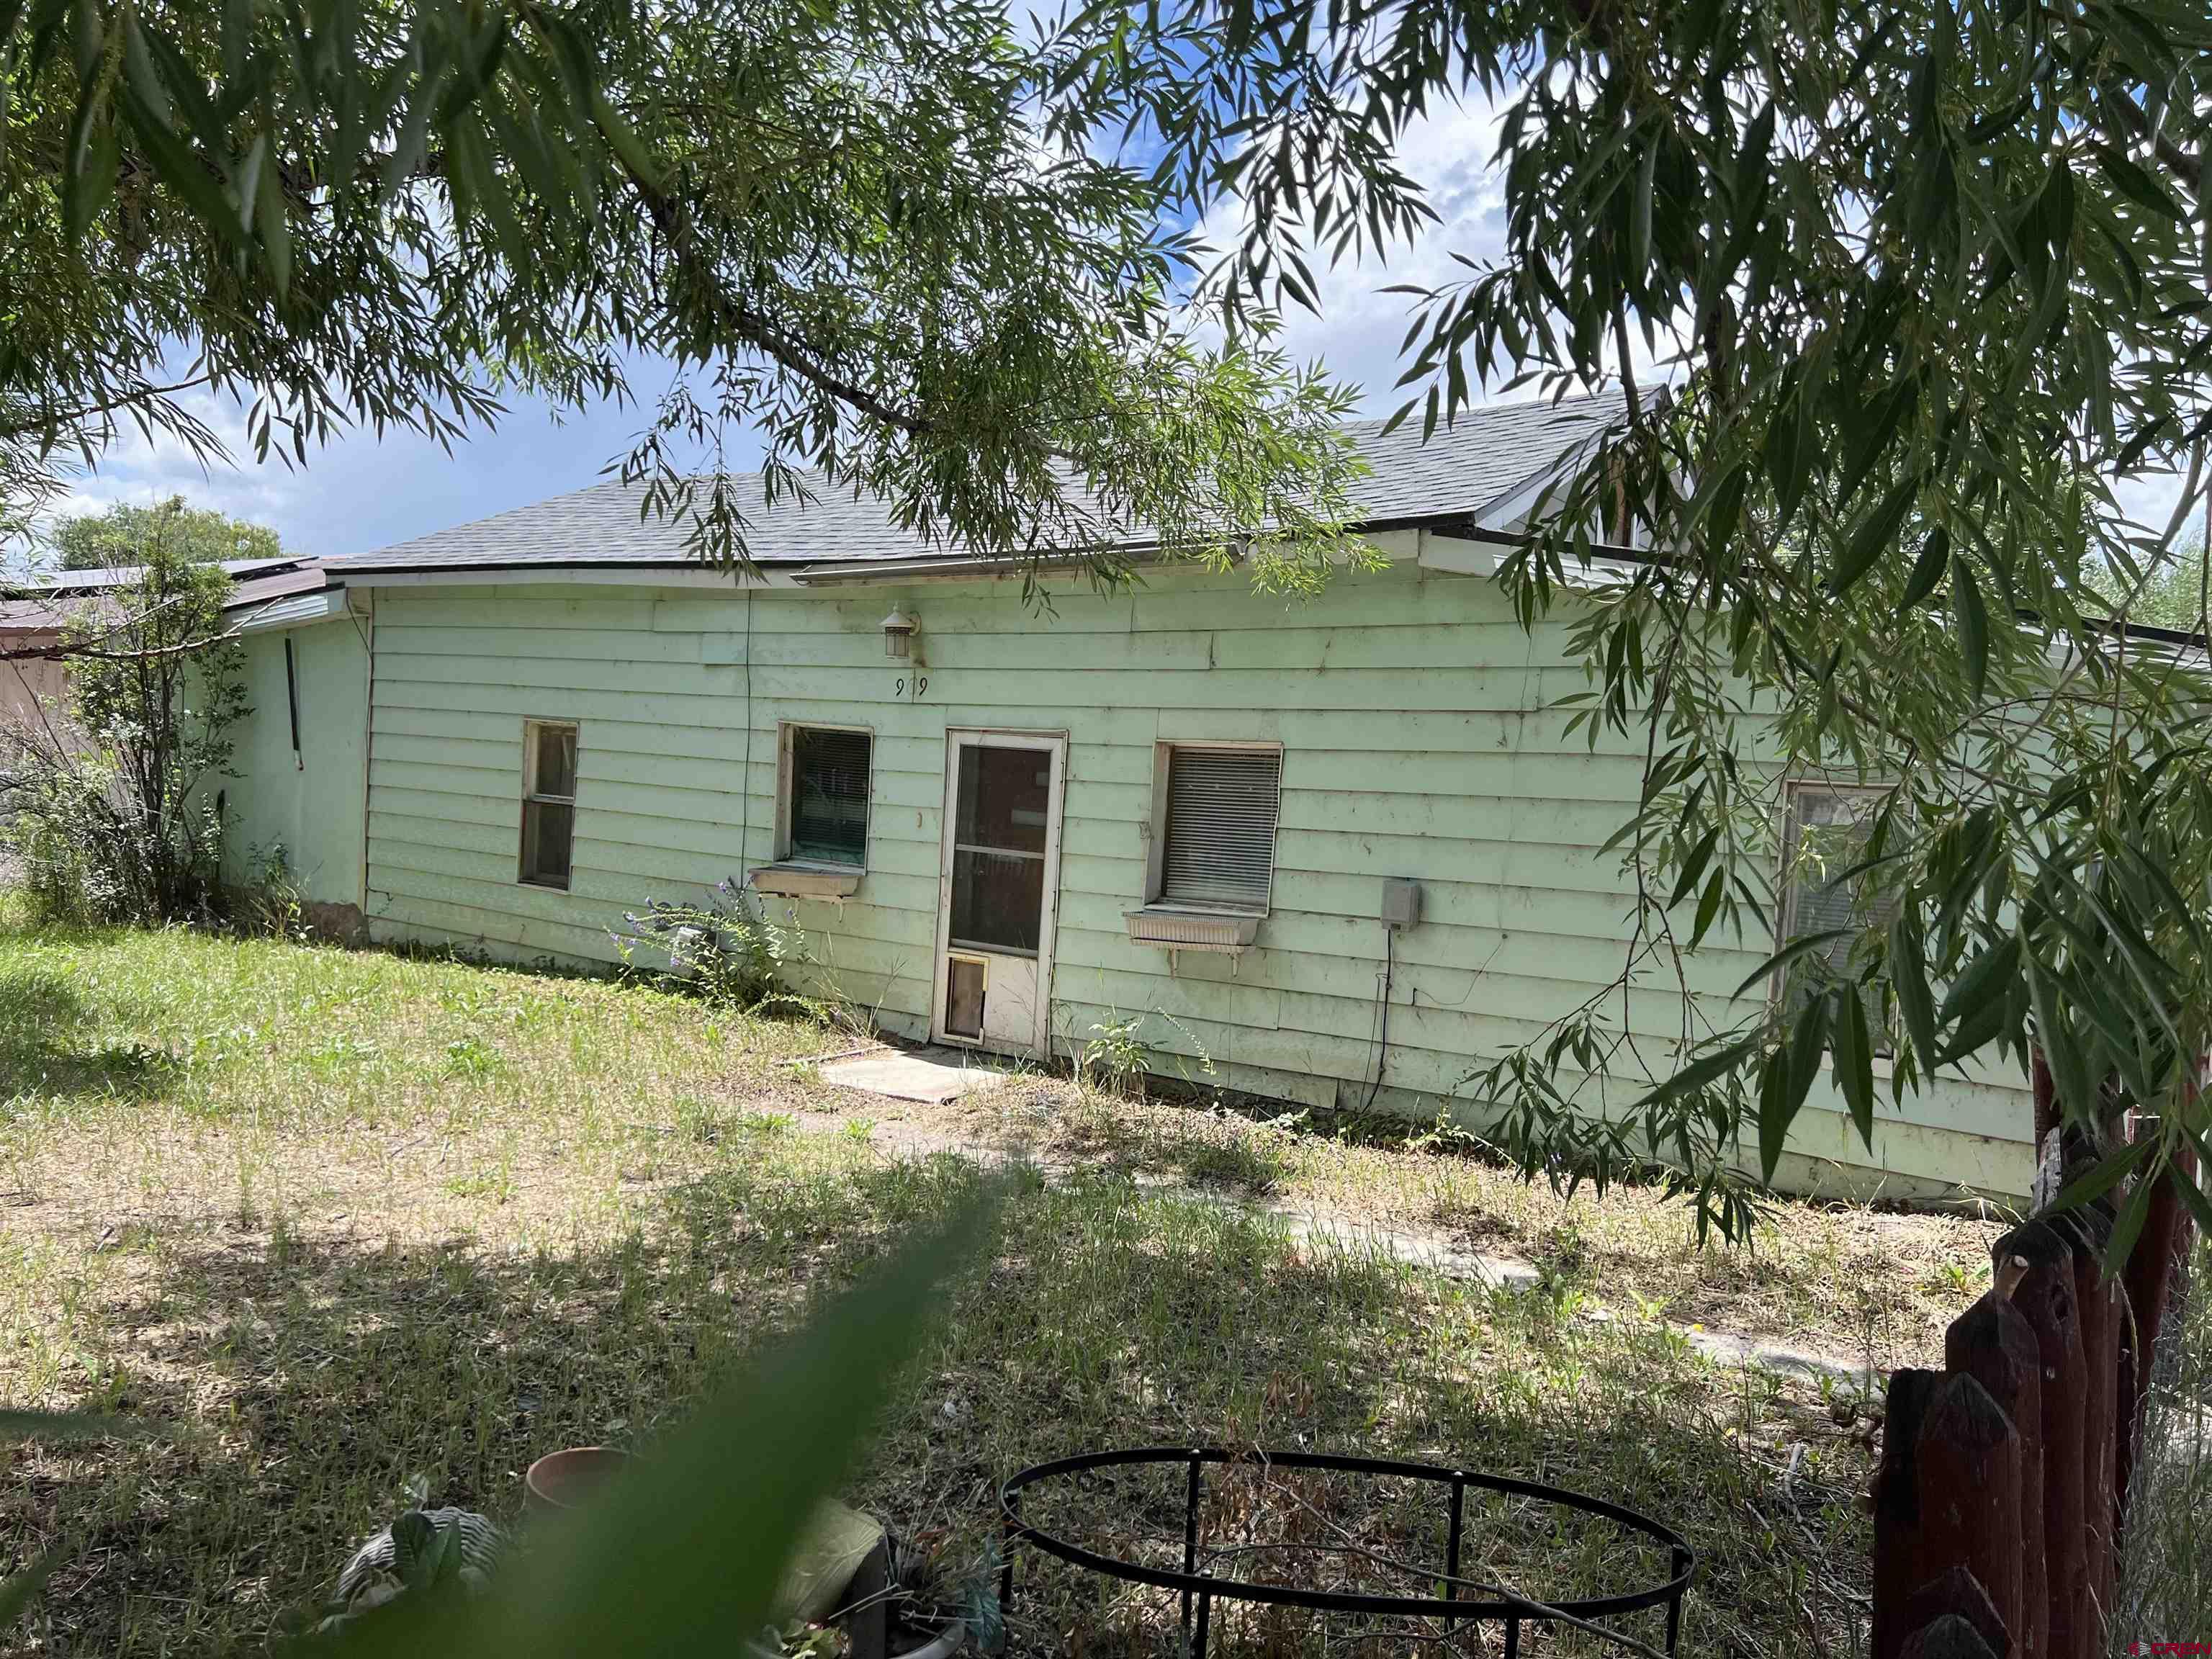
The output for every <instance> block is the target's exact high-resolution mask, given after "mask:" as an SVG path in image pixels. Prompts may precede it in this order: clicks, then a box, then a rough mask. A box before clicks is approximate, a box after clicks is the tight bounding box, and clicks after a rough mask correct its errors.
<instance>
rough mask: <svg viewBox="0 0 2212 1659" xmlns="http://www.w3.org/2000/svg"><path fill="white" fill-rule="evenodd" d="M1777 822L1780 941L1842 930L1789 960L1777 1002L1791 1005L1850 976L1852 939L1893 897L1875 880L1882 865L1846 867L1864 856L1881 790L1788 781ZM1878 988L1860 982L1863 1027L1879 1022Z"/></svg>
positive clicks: (1891, 909)
mask: <svg viewBox="0 0 2212 1659" xmlns="http://www.w3.org/2000/svg"><path fill="white" fill-rule="evenodd" d="M1787 799H1788V811H1787V814H1786V817H1785V819H1784V825H1783V836H1782V860H1783V862H1782V881H1781V883H1780V884H1779V885H1780V889H1781V897H1782V903H1781V906H1780V909H1781V914H1782V929H1783V942H1784V945H1790V944H1794V943H1796V941H1797V940H1799V939H1811V938H1814V936H1816V935H1818V934H1821V933H1834V932H1835V931H1836V930H1838V929H1839V928H1840V929H1843V930H1844V932H1843V933H1841V934H1839V935H1838V937H1837V938H1835V939H1831V940H1829V941H1828V942H1827V943H1826V945H1820V946H1819V947H1818V948H1816V949H1814V950H1812V951H1808V952H1807V953H1806V954H1804V955H1803V956H1801V957H1797V958H1796V959H1795V960H1794V961H1792V962H1791V963H1790V966H1789V968H1788V969H1786V970H1785V975H1784V983H1783V986H1782V987H1781V988H1782V998H1783V1004H1784V1007H1785V1008H1786V1009H1788V1010H1790V1011H1791V1012H1795V1011H1796V1009H1797V1008H1798V1007H1800V1006H1802V1005H1803V1003H1804V1002H1805V1000H1806V999H1808V997H1813V996H1817V995H1819V994H1821V993H1822V992H1823V991H1825V990H1826V989H1827V988H1829V987H1832V986H1834V985H1836V984H1838V983H1839V982H1841V981H1845V980H1850V979H1854V978H1856V977H1857V966H1856V964H1855V963H1854V962H1853V960H1852V950H1853V947H1854V946H1855V945H1857V942H1858V937H1859V935H1860V934H1862V933H1864V932H1865V931H1866V930H1867V929H1868V928H1869V927H1875V926H1877V925H1881V924H1884V923H1887V921H1888V920H1889V918H1890V917H1891V916H1892V915H1894V914H1895V913H1896V908H1897V907H1896V901H1895V899H1894V898H1893V897H1892V896H1890V895H1889V894H1887V893H1885V892H1884V891H1883V890H1881V872H1879V871H1872V872H1862V873H1860V874H1858V875H1856V876H1854V875H1852V874H1851V873H1850V872H1851V871H1852V870H1853V869H1854V868H1856V866H1858V865H1859V864H1860V863H1862V862H1863V861H1864V860H1865V858H1866V851H1867V843H1868V841H1869V838H1870V836H1872V834H1873V830H1874V823H1873V818H1874V812H1875V805H1876V803H1877V802H1878V800H1879V799H1880V797H1879V796H1878V795H1876V794H1875V793H1873V792H1871V791H1868V790H1863V789H1838V788H1834V787H1830V786H1828V785H1826V784H1814V783H1793V784H1791V785H1790V788H1789V792H1788V797H1787ZM1884 999H1885V987H1883V986H1882V985H1881V983H1880V982H1879V981H1876V982H1874V983H1870V984H1869V985H1868V986H1867V987H1866V1011H1867V1027H1868V1030H1870V1031H1873V1032H1875V1033H1876V1034H1877V1041H1879V1040H1880V1037H1879V1034H1880V1033H1881V1030H1882V1029H1883V1018H1882V1016H1883V1013H1884V1008H1883V1001H1884Z"/></svg>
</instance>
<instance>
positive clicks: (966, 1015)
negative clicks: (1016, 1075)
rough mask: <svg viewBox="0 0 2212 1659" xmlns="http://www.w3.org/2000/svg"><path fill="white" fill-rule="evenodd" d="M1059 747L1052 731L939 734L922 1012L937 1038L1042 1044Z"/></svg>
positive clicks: (1054, 893)
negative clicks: (941, 767)
mask: <svg viewBox="0 0 2212 1659" xmlns="http://www.w3.org/2000/svg"><path fill="white" fill-rule="evenodd" d="M1066 758H1067V739H1066V738H1065V737H1063V736H1060V735H1059V734H1057V733H1054V734H1049V735H1048V734H1044V733H1038V732H948V733H946V735H945V856H944V864H943V872H942V877H941V879H940V881H939V886H938V918H937V972H936V975H935V985H934V991H933V999H934V1000H933V1012H932V1015H931V1018H930V1026H931V1035H932V1036H934V1037H935V1038H936V1039H937V1040H938V1041H939V1042H961V1043H967V1044H970V1045H972V1046H974V1047H975V1048H988V1049H992V1050H994V1051H995V1052H997V1053H1000V1054H1029V1055H1040V1056H1041V1055H1042V1054H1043V1053H1044V1052H1045V1046H1046V1041H1047V1037H1048V1034H1049V1017H1050V1012H1051V1000H1052V946H1053V932H1054V926H1053V924H1054V917H1055V915H1056V913H1057V911H1058V908H1059V896H1060V796H1061V793H1062V792H1063V787H1064V775H1065V772H1066Z"/></svg>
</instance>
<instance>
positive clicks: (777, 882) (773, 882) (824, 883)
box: [751, 859, 862, 898]
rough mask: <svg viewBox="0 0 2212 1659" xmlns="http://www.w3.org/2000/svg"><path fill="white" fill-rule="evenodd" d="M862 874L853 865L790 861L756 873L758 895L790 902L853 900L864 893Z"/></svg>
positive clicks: (762, 867) (753, 883) (753, 886)
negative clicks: (790, 899)
mask: <svg viewBox="0 0 2212 1659" xmlns="http://www.w3.org/2000/svg"><path fill="white" fill-rule="evenodd" d="M861 874H862V872H861V871H860V869H859V868H858V867H857V866H853V865H849V864H814V863H811V862H805V861H801V860H795V859H787V860H784V861H783V862H781V863H780V864H766V865H763V866H761V867H760V868H759V869H757V870H756V871H754V872H752V877H751V883H752V890H753V891H755V892H756V893H781V894H782V895H784V896H786V897H788V898H850V897H852V896H853V895H854V894H855V893H857V892H859V891H860V876H861Z"/></svg>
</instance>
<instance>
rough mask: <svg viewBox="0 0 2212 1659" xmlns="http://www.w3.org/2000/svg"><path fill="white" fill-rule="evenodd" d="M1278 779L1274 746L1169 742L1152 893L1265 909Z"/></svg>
mask: <svg viewBox="0 0 2212 1659" xmlns="http://www.w3.org/2000/svg"><path fill="white" fill-rule="evenodd" d="M1282 780H1283V755H1282V750H1279V749H1216V748H1211V747H1204V746H1197V745H1188V746H1187V745H1184V744H1170V746H1169V748H1168V755H1167V803H1166V811H1165V813H1164V823H1163V824H1162V826H1161V834H1162V836H1163V841H1164V845H1163V847H1162V848H1161V852H1160V869H1159V895H1158V896H1159V897H1160V898H1161V899H1163V900H1165V901H1167V902H1170V903H1179V904H1210V905H1221V906H1225V907H1227V908H1234V909H1240V910H1264V909H1266V908H1267V890H1268V887H1269V885H1270V884H1271V882H1272V880H1273V876H1274V870H1275V818H1276V814H1277V811H1278V809H1279V806H1280V805H1281V801H1282Z"/></svg>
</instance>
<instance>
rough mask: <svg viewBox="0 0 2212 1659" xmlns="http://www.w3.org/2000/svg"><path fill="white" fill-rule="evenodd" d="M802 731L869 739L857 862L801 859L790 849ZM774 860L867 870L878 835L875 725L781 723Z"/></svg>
mask: <svg viewBox="0 0 2212 1659" xmlns="http://www.w3.org/2000/svg"><path fill="white" fill-rule="evenodd" d="M800 732H848V733H851V734H853V735H855V736H858V737H864V738H866V739H867V740H868V824H867V829H866V830H865V831H864V832H863V834H862V836H861V840H860V859H859V860H858V861H857V862H855V863H848V862H846V861H845V860H842V859H816V858H804V859H802V858H798V857H795V856H794V855H793V853H792V850H791V836H792V818H793V811H792V799H791V792H792V789H793V786H794V785H795V784H796V783H797V781H798V775H797V769H796V767H795V765H794V758H795V750H796V749H797V745H798V740H799V733H800ZM775 751H776V753H775V861H776V862H777V863H778V864H785V865H793V866H799V867H802V868H805V869H809V870H836V871H843V872H860V871H864V870H866V868H867V867H868V853H869V850H870V848H872V846H873V845H874V842H875V835H876V729H875V727H873V726H845V725H841V724H839V723H838V722H836V721H835V720H779V721H778V722H777V723H776V736H775Z"/></svg>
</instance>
